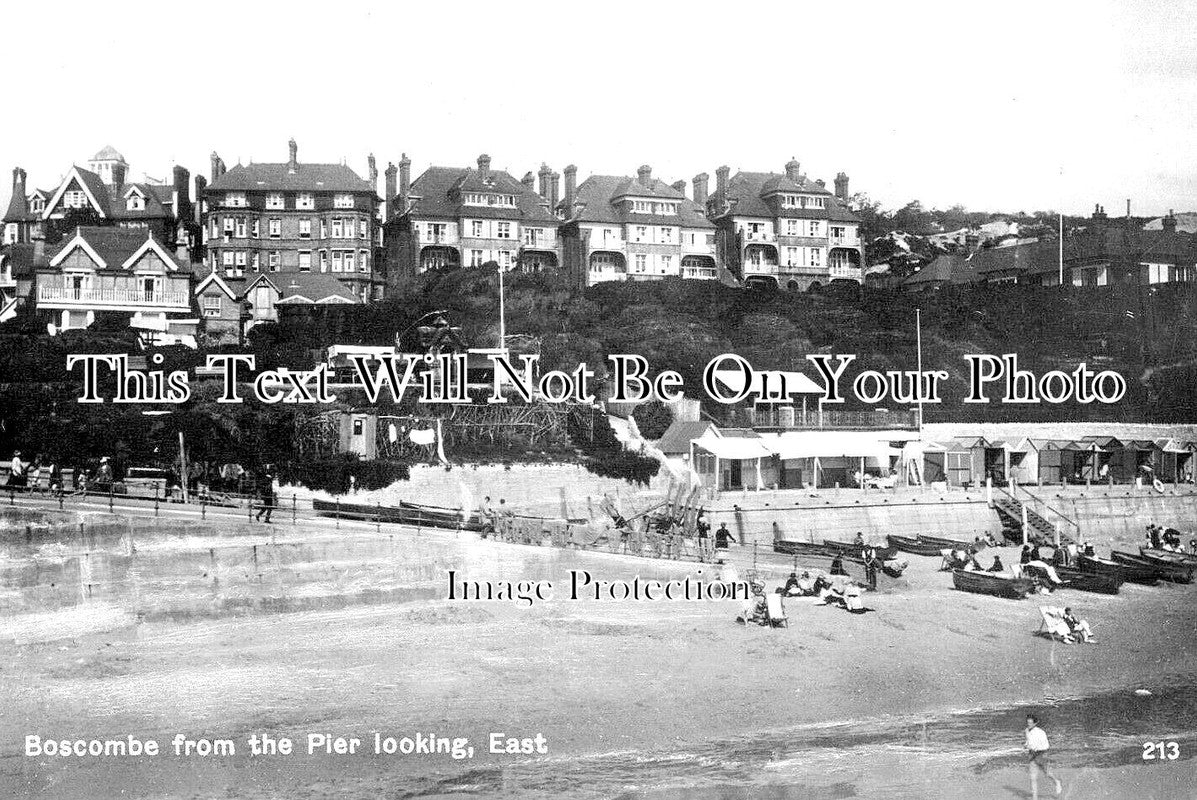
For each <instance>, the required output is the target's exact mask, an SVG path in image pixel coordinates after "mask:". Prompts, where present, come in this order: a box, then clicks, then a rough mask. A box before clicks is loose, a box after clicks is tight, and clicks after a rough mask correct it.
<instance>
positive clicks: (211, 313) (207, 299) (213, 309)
mask: <svg viewBox="0 0 1197 800" xmlns="http://www.w3.org/2000/svg"><path fill="white" fill-rule="evenodd" d="M204 316H205V317H219V316H220V295H216V296H215V297H212V296H209V295H204Z"/></svg>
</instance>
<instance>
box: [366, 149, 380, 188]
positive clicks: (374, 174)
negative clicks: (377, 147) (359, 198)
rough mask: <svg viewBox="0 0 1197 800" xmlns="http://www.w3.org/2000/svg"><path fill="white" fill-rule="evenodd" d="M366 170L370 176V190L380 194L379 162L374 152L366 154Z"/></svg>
mask: <svg viewBox="0 0 1197 800" xmlns="http://www.w3.org/2000/svg"><path fill="white" fill-rule="evenodd" d="M366 172H367V173H368V174H369V176H370V191H372V192H374V194H378V162H377V161H375V160H374V154H373V153H371V154H370V155H368V156H366Z"/></svg>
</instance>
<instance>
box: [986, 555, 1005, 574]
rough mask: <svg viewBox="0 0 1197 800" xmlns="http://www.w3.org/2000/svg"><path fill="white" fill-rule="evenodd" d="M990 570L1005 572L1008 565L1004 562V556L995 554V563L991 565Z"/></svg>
mask: <svg viewBox="0 0 1197 800" xmlns="http://www.w3.org/2000/svg"><path fill="white" fill-rule="evenodd" d="M989 571H990V572H1005V571H1006V566H1005V565H1004V564H1003V563H1002V557H1001V556H998V555H995V556H994V557H993V564H992V565H991V566H990V567H989Z"/></svg>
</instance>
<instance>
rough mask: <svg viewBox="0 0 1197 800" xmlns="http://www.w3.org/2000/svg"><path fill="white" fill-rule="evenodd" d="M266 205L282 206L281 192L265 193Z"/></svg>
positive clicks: (271, 206)
mask: <svg viewBox="0 0 1197 800" xmlns="http://www.w3.org/2000/svg"><path fill="white" fill-rule="evenodd" d="M266 207H267V208H269V209H280V208H283V193H282V192H270V193H269V194H267V195H266Z"/></svg>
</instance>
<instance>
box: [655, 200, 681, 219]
mask: <svg viewBox="0 0 1197 800" xmlns="http://www.w3.org/2000/svg"><path fill="white" fill-rule="evenodd" d="M657 213H658V214H661V215H662V216H666V217H676V216H677V203H657Z"/></svg>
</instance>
